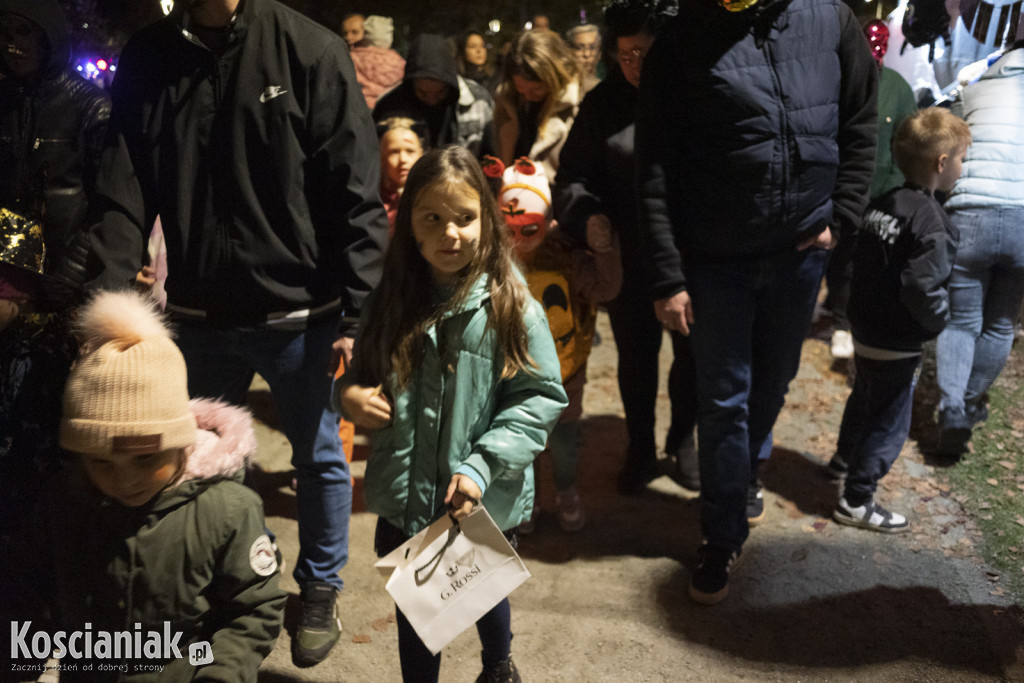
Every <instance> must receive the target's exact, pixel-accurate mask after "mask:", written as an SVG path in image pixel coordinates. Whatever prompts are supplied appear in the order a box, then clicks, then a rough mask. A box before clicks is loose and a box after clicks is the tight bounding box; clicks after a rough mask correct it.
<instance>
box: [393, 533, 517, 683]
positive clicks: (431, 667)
mask: <svg viewBox="0 0 1024 683" xmlns="http://www.w3.org/2000/svg"><path fill="white" fill-rule="evenodd" d="M505 537H506V538H508V540H509V543H511V544H512V547H513V548H514V547H515V546H516V545H517V543H516V541H517V538H516V535H515V531H514V530H509V531H506V532H505ZM408 540H409V537H408V536H406V535H405V533H404V532H403V531H402V530H401V529H399V528H398V527H396V526H395V525H394V524H392V523H391V522H389V521H387V520H386V519H384V518H383V517H378V518H377V531H376V534H375V537H374V549H375V550H376V551H377V557H384V556H385V555H387V554H388V553H390V552H391V551H392V550H394V549H395V548H397V547H398V546H400V545H402V544H403V543H405V542H406V541H408ZM395 621H396V622H397V624H398V656H399V659H400V660H401V664H402V680H403V681H406V682H407V683H413V682H414V683H434V682H435V681H437V680H438V675H439V674H440V672H441V654H440V653H438V654H436V655H435V654H431V652H430V650H428V649H427V646H426V645H424V644H423V641H422V640H420V637H419V636H418V635H416V629H414V628H413V627H412V624H410V623H409V620H408V619H406V618H405V615H404V614H402V610H400V609H398V607H397V606H395ZM476 631H477V634H478V635H479V636H480V645H481V646H482V652H481V655H480V657H481V659H482V660H483V666H484V668H487V667H489V666H493V665H495V664H497V663H499V662H502V661H504V660H506V659H508V656H509V653H510V652H511V649H512V609H511V606H510V605H509V602H508V598H505V599H504V600H502V601H501V602H499V603H498V604H497V605H495V607H494V609H492V610H491V611H490V612H488V613H487V614H485V615H483V616H482V617H480V620H479V621H477V622H476Z"/></svg>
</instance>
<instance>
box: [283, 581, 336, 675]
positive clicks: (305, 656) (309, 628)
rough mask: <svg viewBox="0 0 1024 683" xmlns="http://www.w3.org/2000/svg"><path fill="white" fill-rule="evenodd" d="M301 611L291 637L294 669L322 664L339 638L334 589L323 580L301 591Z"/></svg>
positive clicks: (314, 582) (306, 586) (307, 585)
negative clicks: (293, 634)
mask: <svg viewBox="0 0 1024 683" xmlns="http://www.w3.org/2000/svg"><path fill="white" fill-rule="evenodd" d="M301 599H302V612H301V614H300V615H299V623H298V626H297V627H296V629H295V637H294V638H292V663H294V664H295V666H298V667H307V666H314V665H316V664H319V663H320V662H322V661H323V660H324V659H325V658H326V657H327V654H328V653H329V652H330V651H331V648H332V647H334V644H335V643H336V642H338V638H339V637H340V636H341V619H339V618H338V589H337V588H335V587H334V586H332V585H331V584H329V583H326V582H323V581H311V582H310V583H307V584H306V585H305V586H304V587H303V588H302V595H301Z"/></svg>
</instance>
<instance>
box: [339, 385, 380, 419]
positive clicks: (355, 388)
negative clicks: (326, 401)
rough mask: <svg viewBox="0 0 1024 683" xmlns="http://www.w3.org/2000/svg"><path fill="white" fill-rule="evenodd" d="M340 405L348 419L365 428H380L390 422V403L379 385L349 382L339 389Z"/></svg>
mask: <svg viewBox="0 0 1024 683" xmlns="http://www.w3.org/2000/svg"><path fill="white" fill-rule="evenodd" d="M341 406H342V408H344V409H345V414H346V415H347V416H348V419H349V420H351V421H352V422H354V423H355V424H356V425H358V426H360V427H363V428H365V429H380V428H381V427H387V426H388V423H389V422H391V404H390V403H388V400H387V399H386V398H384V394H383V393H381V388H380V387H364V386H361V385H358V384H350V385H349V386H347V387H345V388H344V389H342V391H341Z"/></svg>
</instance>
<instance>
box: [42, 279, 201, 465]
mask: <svg viewBox="0 0 1024 683" xmlns="http://www.w3.org/2000/svg"><path fill="white" fill-rule="evenodd" d="M77 326H78V331H79V334H80V336H81V340H82V350H81V355H80V357H79V359H78V361H77V362H76V363H75V365H74V367H73V368H72V369H71V374H70V375H69V377H68V382H67V385H66V386H65V388H64V415H63V418H62V420H61V424H60V445H61V446H62V447H63V448H66V449H68V450H70V451H75V452H76V453H91V454H94V455H101V454H108V453H124V454H141V453H154V452H158V451H164V450H169V449H172V448H182V447H185V446H191V445H192V444H193V443H194V442H195V438H196V419H195V416H194V415H193V414H192V411H191V410H190V409H189V397H188V374H187V372H186V370H185V359H184V358H183V357H182V355H181V351H179V350H178V347H177V345H175V343H174V342H173V341H172V340H171V333H170V331H169V330H168V329H167V327H166V326H165V325H164V322H163V320H162V317H161V315H160V314H159V313H158V312H157V311H156V309H155V307H154V303H153V302H152V301H151V300H150V299H148V298H146V297H145V296H143V295H142V294H138V293H136V292H128V291H123V292H101V293H100V294H98V295H96V297H95V298H93V299H92V300H91V301H90V302H89V303H88V304H86V305H85V306H84V307H83V308H82V309H81V311H80V312H79V317H78V325H77Z"/></svg>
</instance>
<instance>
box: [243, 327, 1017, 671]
mask: <svg viewBox="0 0 1024 683" xmlns="http://www.w3.org/2000/svg"><path fill="white" fill-rule="evenodd" d="M598 329H599V331H600V333H601V335H602V339H603V342H602V343H601V344H600V346H598V347H596V348H595V349H594V353H593V355H592V357H591V362H590V370H589V384H588V387H587V394H586V402H585V408H586V416H585V422H584V426H583V443H582V446H581V448H582V453H581V458H580V467H581V472H580V488H581V491H582V496H583V501H584V505H585V507H586V510H587V515H588V523H587V526H586V528H585V529H584V530H583V531H582V532H580V533H578V534H564V533H562V532H561V531H560V530H559V528H558V525H557V521H556V520H555V518H554V515H553V512H552V511H553V510H554V491H553V486H552V484H551V479H550V469H549V465H548V464H547V463H546V462H544V461H543V460H542V461H541V462H540V479H541V493H540V499H541V505H542V509H543V510H544V511H545V514H543V515H542V517H541V518H540V521H539V524H538V528H537V531H536V533H535V534H534V535H532V536H529V537H526V538H524V539H523V540H522V542H521V544H520V554H521V555H522V557H523V558H524V560H525V562H526V564H527V567H528V568H529V569H530V571H531V572H532V574H533V577H532V578H531V579H530V580H529V581H527V582H526V583H525V584H524V585H523V586H521V587H520V588H519V589H517V590H516V591H515V592H514V593H513V594H512V597H511V601H512V626H513V632H514V633H515V640H514V642H513V647H512V650H513V655H514V657H515V660H516V663H517V665H518V666H519V668H520V670H521V673H522V675H523V678H524V680H526V681H531V682H534V681H537V682H540V681H740V680H758V681H897V682H899V681H999V680H1014V681H1024V612H1022V610H1021V609H1020V607H1019V606H1017V605H1014V604H1013V602H1012V599H1011V597H1010V596H1009V595H1007V594H1005V593H1004V591H1003V590H1002V588H1000V587H999V582H998V578H999V577H998V574H997V573H996V572H994V571H992V570H991V569H990V568H989V567H987V566H986V565H985V564H984V562H982V560H980V559H979V558H978V556H977V552H976V549H975V545H974V544H975V543H976V542H977V541H978V539H979V537H980V535H981V532H980V531H978V530H977V529H976V528H975V526H974V524H973V523H972V521H971V520H970V518H969V517H968V516H967V514H966V513H965V511H964V509H963V505H962V503H963V502H964V501H963V500H962V499H961V498H960V497H959V496H958V494H957V493H956V492H955V491H950V490H948V487H944V486H942V485H940V484H939V483H938V482H937V481H936V479H935V477H934V473H935V472H934V468H933V467H932V466H931V465H929V464H927V462H926V459H925V458H924V457H923V456H922V454H921V452H920V450H919V449H918V446H917V442H915V441H913V440H912V441H909V442H908V444H907V446H906V447H905V448H904V451H903V454H902V455H901V457H900V459H899V461H897V464H896V466H895V468H894V470H893V472H892V473H891V474H890V475H889V477H887V478H886V479H885V480H884V482H883V486H882V488H881V490H880V497H881V500H882V502H883V503H884V504H886V505H888V506H890V507H891V508H893V509H895V510H898V511H901V512H904V513H906V514H907V515H908V516H910V517H911V519H912V529H911V532H910V533H908V534H903V535H900V536H887V535H883V534H877V533H873V532H869V531H863V530H859V529H852V528H848V527H842V526H839V525H837V524H835V523H833V522H832V521H831V520H830V518H829V515H830V513H831V509H832V506H833V505H834V503H835V500H836V499H837V497H838V491H837V488H836V486H835V484H833V483H831V482H830V481H829V480H827V479H826V478H824V477H823V476H822V474H821V467H822V465H823V463H824V462H826V461H827V459H828V458H829V457H830V456H831V454H832V449H833V447H834V444H835V440H836V434H837V431H838V426H839V420H840V416H841V413H842V408H843V405H844V402H845V399H846V395H847V393H848V391H849V390H848V388H847V385H846V377H845V374H844V372H843V368H840V367H832V362H831V358H830V357H829V353H828V346H827V343H826V342H825V341H824V340H823V339H822V338H815V337H813V336H812V338H809V339H808V340H807V341H806V342H805V344H804V350H803V363H802V366H801V370H800V373H799V375H798V377H797V378H796V380H795V381H794V382H793V384H792V386H791V388H790V394H789V397H788V401H787V405H786V407H785V409H784V411H783V414H782V415H781V416H780V419H779V421H778V424H777V427H776V430H775V433H774V436H775V449H774V451H773V453H772V457H771V460H770V461H769V462H768V463H767V465H766V466H765V467H764V468H763V481H764V485H765V503H766V509H767V516H766V519H765V521H764V522H763V523H762V524H761V525H759V526H758V527H756V528H755V529H753V530H752V532H751V535H750V539H749V541H748V542H747V545H746V546H745V548H744V553H743V558H742V562H741V564H740V566H739V567H738V568H737V570H736V571H735V573H734V575H733V579H732V581H731V582H730V587H731V589H730V595H729V597H728V598H727V599H726V600H725V601H724V602H722V603H721V604H719V605H717V606H715V607H710V608H709V607H703V606H699V605H696V604H694V603H693V602H691V601H690V600H689V598H688V597H687V595H686V587H687V583H688V581H689V576H690V571H691V569H692V567H693V566H694V563H695V560H696V548H697V546H698V543H699V541H700V537H699V530H698V501H697V500H696V499H695V498H694V496H692V495H690V494H688V493H686V492H685V491H684V490H683V489H681V488H679V487H678V486H676V485H675V484H674V483H673V482H672V481H671V480H670V479H668V477H662V478H660V479H658V480H656V481H655V482H654V483H653V484H652V485H651V486H650V488H649V490H648V491H647V492H646V493H645V494H644V495H642V496H640V497H638V498H624V497H621V496H619V495H618V494H617V493H616V491H615V477H616V474H617V473H618V471H619V468H620V466H621V463H622V459H623V455H624V449H625V445H626V443H625V439H626V437H625V427H624V422H623V412H622V405H621V401H620V399H619V393H618V388H617V384H616V381H615V348H614V341H613V339H612V335H611V331H610V328H609V326H608V322H607V318H606V317H605V316H604V315H603V314H602V316H601V318H600V320H599V328H598ZM823 336H824V335H823V334H820V335H819V337H823ZM669 348H670V345H669V344H668V343H667V340H666V344H664V349H663V360H664V361H665V362H664V363H663V369H667V362H668V359H669V354H670V351H669ZM664 374H665V373H664V372H663V373H662V375H663V384H664ZM251 403H252V404H253V406H254V408H255V409H256V411H257V413H258V414H260V415H263V416H264V417H265V419H266V420H267V421H268V422H269V423H271V424H272V423H273V417H272V411H271V410H270V409H269V407H268V405H267V404H268V399H267V395H266V393H265V391H263V390H261V389H260V387H259V386H258V385H257V386H256V387H254V392H253V393H252V394H251ZM667 403H668V396H667V392H666V391H665V389H664V387H662V391H661V392H660V394H659V409H658V410H659V424H658V427H659V431H660V433H661V436H662V437H663V436H664V431H665V430H666V429H667V427H668V424H667V414H668V412H667V407H668V405H667ZM918 412H919V413H920V415H919V417H918V418H917V419H916V426H915V435H916V436H918V437H919V438H921V439H923V440H924V439H927V438H928V437H927V434H928V430H927V428H926V427H922V426H921V424H922V422H923V421H927V418H926V417H921V415H924V413H926V412H927V408H922V409H921V410H920V411H918ZM259 438H260V446H261V449H260V451H261V455H260V464H261V466H262V467H263V468H264V469H265V470H266V472H267V473H266V474H265V475H264V476H263V477H261V478H260V479H259V482H260V488H261V492H262V493H263V496H264V500H265V504H266V510H267V516H268V521H267V524H268V526H269V527H270V528H271V529H272V530H273V531H274V532H275V533H276V534H277V535H278V542H279V544H280V546H281V548H282V551H283V553H284V555H285V557H286V560H287V563H288V566H289V569H288V570H287V571H286V574H287V576H285V577H283V579H282V583H283V586H284V588H285V589H286V590H287V591H289V593H290V594H291V596H290V598H289V602H288V606H287V612H286V617H285V622H286V631H287V632H286V633H283V634H282V636H281V638H280V640H279V641H278V644H277V647H276V649H275V650H274V652H273V653H272V654H271V656H270V657H269V658H268V659H267V661H266V662H265V663H264V665H263V668H262V669H261V675H260V681H265V682H266V683H274V682H285V681H337V682H341V681H398V680H400V679H401V676H400V673H399V665H398V655H397V645H396V629H395V625H394V622H393V603H392V601H391V599H390V597H389V596H388V595H387V593H386V592H385V590H384V580H383V579H382V577H381V576H380V575H379V574H378V573H377V571H376V570H375V569H374V567H373V563H374V560H375V557H374V554H373V547H372V546H373V528H374V524H375V518H374V517H373V516H372V515H370V514H369V513H367V512H366V511H365V510H364V509H363V506H362V494H361V479H360V478H359V477H360V476H361V474H362V471H363V464H364V463H363V462H360V461H358V460H357V461H356V462H355V463H354V464H353V474H354V476H355V478H356V479H355V489H356V490H355V510H354V512H353V515H352V522H351V544H350V558H349V562H348V565H347V566H346V567H345V569H343V570H342V573H341V576H342V578H343V579H344V581H345V590H344V591H343V593H342V595H341V599H340V605H341V612H342V621H343V623H344V628H345V630H344V633H343V634H342V637H341V642H340V643H339V644H338V645H337V646H336V647H335V648H334V650H333V651H332V652H331V655H330V656H329V657H328V659H327V660H326V661H324V662H323V663H321V664H320V665H318V666H316V667H314V668H310V669H297V668H295V667H294V666H292V664H291V658H290V655H289V646H290V637H289V634H290V633H291V631H292V629H293V628H294V621H295V618H296V615H297V608H298V589H297V586H296V584H295V583H294V581H293V580H292V578H291V572H290V567H291V566H294V560H295V557H296V555H297V553H298V540H297V536H296V523H295V504H294V495H293V493H292V492H291V490H290V489H289V488H288V480H289V475H288V474H287V469H288V458H289V455H290V453H289V447H288V444H287V442H286V441H285V439H284V437H283V436H282V435H281V434H280V433H279V432H276V431H274V430H273V429H271V428H269V427H266V426H261V427H260V433H259ZM479 671H480V660H479V644H478V641H477V637H476V633H475V632H474V631H472V630H470V631H467V632H466V633H463V634H462V635H461V636H459V637H458V638H457V639H456V640H455V641H454V642H453V643H452V644H451V645H450V646H449V647H448V648H447V649H446V650H445V651H444V655H443V661H442V666H441V679H442V680H444V681H472V680H475V678H476V676H477V674H478V673H479Z"/></svg>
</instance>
